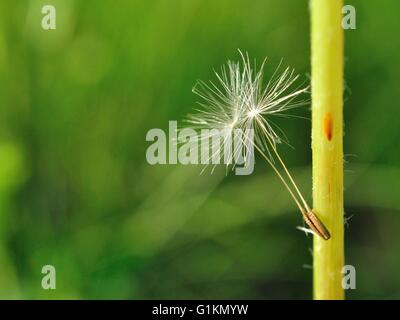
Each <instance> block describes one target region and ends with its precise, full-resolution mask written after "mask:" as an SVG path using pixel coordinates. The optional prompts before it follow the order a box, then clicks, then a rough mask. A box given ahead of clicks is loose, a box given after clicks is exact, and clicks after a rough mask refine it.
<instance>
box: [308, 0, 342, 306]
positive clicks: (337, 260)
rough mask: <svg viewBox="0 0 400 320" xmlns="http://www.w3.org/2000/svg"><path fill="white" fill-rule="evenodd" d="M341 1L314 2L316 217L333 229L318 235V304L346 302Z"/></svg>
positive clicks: (315, 240) (316, 240)
mask: <svg viewBox="0 0 400 320" xmlns="http://www.w3.org/2000/svg"><path fill="white" fill-rule="evenodd" d="M342 5H343V3H342V0H311V53H312V57H311V69H312V81H311V85H312V154H313V205H314V208H313V210H314V212H315V213H316V214H317V215H318V217H319V218H320V219H321V220H322V222H324V224H325V225H326V226H327V228H328V229H329V230H330V232H331V235H332V238H331V239H330V240H328V241H325V240H323V239H321V238H319V237H316V236H314V268H313V272H314V299H344V291H343V288H342V274H341V269H342V267H343V263H344V231H343V98H342V96H343V29H342V26H341V20H342Z"/></svg>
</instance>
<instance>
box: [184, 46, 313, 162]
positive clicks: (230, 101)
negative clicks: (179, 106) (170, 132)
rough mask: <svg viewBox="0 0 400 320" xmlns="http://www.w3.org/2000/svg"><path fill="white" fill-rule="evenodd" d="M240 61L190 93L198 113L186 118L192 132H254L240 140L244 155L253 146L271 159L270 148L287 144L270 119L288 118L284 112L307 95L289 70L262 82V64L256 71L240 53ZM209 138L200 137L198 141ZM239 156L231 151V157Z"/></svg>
mask: <svg viewBox="0 0 400 320" xmlns="http://www.w3.org/2000/svg"><path fill="white" fill-rule="evenodd" d="M239 53H240V56H241V61H239V62H233V61H228V62H227V64H226V65H224V66H223V67H222V68H221V71H220V72H219V73H218V72H215V76H216V81H209V82H204V81H198V83H197V84H196V85H195V87H194V88H193V92H194V93H195V94H196V95H198V96H199V97H200V98H201V99H200V100H201V101H200V102H199V105H200V108H199V109H198V110H197V113H195V114H191V115H189V116H188V118H187V122H188V124H189V125H190V126H191V127H193V128H194V129H219V130H221V129H228V130H227V132H228V133H227V134H230V133H232V131H234V130H235V129H239V130H242V131H245V130H248V129H251V130H253V131H254V139H252V141H247V139H243V140H242V142H243V145H244V155H245V156H246V155H247V153H248V152H249V150H250V149H251V148H252V147H253V146H256V147H257V148H259V150H262V151H263V152H265V153H266V154H267V156H269V157H270V158H271V159H272V156H271V153H270V148H276V144H278V143H281V142H287V138H286V135H285V134H284V132H283V131H282V130H281V129H280V128H279V127H278V126H277V125H276V124H275V123H274V120H273V118H274V117H278V116H288V115H287V114H286V113H285V112H286V111H288V110H290V109H293V108H296V107H300V106H303V105H305V104H307V103H308V99H304V98H303V99H298V98H299V97H300V96H301V95H303V94H304V93H306V92H307V90H308V88H302V87H301V85H298V84H296V83H297V80H298V77H299V76H298V75H296V74H295V71H294V69H290V68H289V67H287V68H285V69H284V70H283V71H282V70H280V69H281V64H282V63H280V64H279V65H278V67H277V68H276V69H275V71H274V72H273V73H272V75H271V77H270V78H269V80H268V81H267V82H266V83H264V82H263V74H264V66H265V64H266V60H264V61H263V62H262V64H261V66H260V67H259V69H257V67H256V63H255V62H254V64H253V65H252V64H251V62H250V58H249V56H248V54H247V53H246V54H243V53H242V52H241V51H239ZM206 138H210V136H207V137H205V136H203V135H201V134H199V136H198V140H199V141H200V140H204V139H206ZM235 152H236V153H237V152H240V151H239V150H237V149H235V148H234V150H233V153H235Z"/></svg>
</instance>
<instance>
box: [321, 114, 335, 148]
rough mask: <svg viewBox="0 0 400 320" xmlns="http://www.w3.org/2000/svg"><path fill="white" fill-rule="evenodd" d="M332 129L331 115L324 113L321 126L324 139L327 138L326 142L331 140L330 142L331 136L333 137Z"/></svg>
mask: <svg viewBox="0 0 400 320" xmlns="http://www.w3.org/2000/svg"><path fill="white" fill-rule="evenodd" d="M332 127H333V124H332V115H331V113H330V112H327V113H325V115H324V125H323V129H324V135H325V138H327V139H328V141H331V140H332V135H333V132H332Z"/></svg>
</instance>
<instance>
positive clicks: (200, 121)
mask: <svg viewBox="0 0 400 320" xmlns="http://www.w3.org/2000/svg"><path fill="white" fill-rule="evenodd" d="M239 53H240V55H241V58H242V61H241V63H240V62H232V61H228V63H227V65H226V66H223V67H222V68H221V72H220V73H217V72H216V73H215V75H216V77H217V80H218V81H217V82H216V83H214V82H212V81H210V82H208V83H206V82H203V81H199V82H198V83H197V85H196V86H195V87H194V88H193V92H194V93H195V94H197V95H198V96H199V97H200V98H201V99H202V101H201V102H200V103H199V105H200V107H201V108H200V109H199V110H197V111H198V113H197V114H193V115H189V116H188V119H187V122H188V123H189V125H190V126H191V127H192V128H194V129H210V131H208V132H207V133H206V134H204V133H200V134H199V135H198V137H197V140H198V141H204V140H207V141H208V139H209V138H210V137H213V135H216V134H221V133H220V132H221V130H222V132H223V134H222V140H223V144H224V146H225V144H226V143H228V144H230V143H231V140H230V137H231V136H232V133H234V132H235V130H239V131H242V132H246V130H250V131H251V132H254V137H253V136H251V137H249V136H246V135H243V136H240V137H239V138H240V140H241V142H242V146H243V148H241V147H242V146H237V145H234V147H233V155H234V156H233V159H232V162H230V163H228V164H227V166H228V165H232V168H234V167H235V164H236V162H235V159H236V158H237V156H238V155H242V156H243V157H244V158H245V159H247V158H248V157H250V156H252V150H253V149H254V148H255V149H256V150H258V152H259V153H260V154H261V156H262V157H263V158H264V159H265V160H266V161H267V163H268V164H269V165H270V166H271V167H272V169H273V170H274V171H275V173H276V174H277V176H278V177H279V179H280V180H281V181H282V183H283V184H284V186H285V188H286V189H287V190H288V191H289V193H290V195H291V197H292V198H293V200H294V201H295V203H296V205H297V206H298V208H299V210H300V212H301V213H302V215H303V218H304V221H305V222H306V223H307V225H308V226H309V227H310V229H311V230H310V229H307V230H310V231H311V232H312V233H314V234H317V235H319V236H321V237H322V238H324V239H329V238H330V234H329V232H328V230H327V229H326V227H325V226H324V225H323V223H322V222H321V221H320V220H319V219H318V217H317V216H316V215H315V213H314V212H313V211H312V210H311V209H310V207H309V206H308V204H307V202H306V201H305V199H304V197H303V196H302V194H301V192H300V190H299V188H298V187H297V185H296V183H295V181H294V179H293V177H292V176H291V174H290V172H289V170H288V168H287V167H286V165H285V163H284V161H283V159H282V158H281V156H280V155H279V153H278V150H277V144H279V143H282V142H284V143H288V142H287V138H286V136H285V134H284V132H283V131H282V130H281V129H280V128H279V127H278V126H277V125H276V124H275V123H274V122H273V120H272V118H274V117H278V116H282V117H288V114H286V113H285V112H286V111H288V110H290V109H293V108H297V107H300V106H304V105H306V104H308V102H309V100H308V99H304V98H301V97H302V96H304V94H305V93H307V92H308V86H307V87H302V84H300V85H298V84H297V80H298V78H299V76H298V75H296V74H295V71H294V69H290V68H289V67H287V68H285V69H284V70H283V71H280V67H281V63H280V64H279V66H278V67H277V68H276V69H275V71H274V73H273V74H272V76H271V78H270V80H269V81H268V82H267V83H266V85H264V84H263V69H264V66H265V63H266V60H264V61H263V63H262V64H261V66H260V68H259V69H258V70H257V69H256V68H254V69H253V68H252V65H251V63H250V59H249V56H248V54H246V55H244V54H243V53H242V52H241V51H239ZM213 129H214V130H215V131H213ZM200 132H203V131H202V130H201V131H200ZM212 132H214V133H212ZM216 143H218V144H219V143H220V142H216ZM218 147H219V146H218V145H215V144H213V145H212V146H211V150H214V149H215V150H216V149H218ZM215 153H216V152H212V154H211V156H210V158H212V157H213V156H215ZM276 162H278V163H279V164H280V167H281V169H283V173H281V171H280V170H278V167H277V165H276ZM303 231H305V230H303ZM307 232H308V231H307Z"/></svg>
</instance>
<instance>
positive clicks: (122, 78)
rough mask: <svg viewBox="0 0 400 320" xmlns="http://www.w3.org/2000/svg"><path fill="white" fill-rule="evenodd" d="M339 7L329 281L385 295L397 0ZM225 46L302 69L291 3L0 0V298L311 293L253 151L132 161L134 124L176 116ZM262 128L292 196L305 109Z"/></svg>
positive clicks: (296, 13) (301, 37)
mask: <svg viewBox="0 0 400 320" xmlns="http://www.w3.org/2000/svg"><path fill="white" fill-rule="evenodd" d="M346 3H347V4H352V5H354V6H355V7H356V10H357V29H356V30H347V31H346V32H345V37H346V59H345V61H346V64H345V81H346V84H347V87H346V91H345V92H344V97H345V119H346V121H345V122H346V126H345V154H346V156H345V161H346V164H345V170H346V173H345V179H346V190H345V211H346V217H347V218H351V219H350V220H349V221H348V226H347V227H346V263H347V264H351V265H354V266H355V267H356V271H357V289H356V290H349V291H347V292H346V294H347V297H348V298H352V299H362V298H377V299H385V298H400V275H399V273H398V270H399V269H400V232H399V231H398V230H399V228H400V203H399V201H398V200H399V198H400V196H399V194H400V193H399V190H400V130H399V128H400V113H399V107H398V100H396V99H397V98H398V93H399V87H400V83H399V79H400V78H399V70H400V59H398V58H399V50H400V43H399V42H400V40H399V14H400V3H399V2H398V1H397V0H386V1H384V3H382V5H381V4H378V3H376V2H373V1H361V0H359V1H357V0H352V1H351V2H346ZM46 4H53V5H55V7H56V10H57V29H56V30H50V31H45V30H43V29H42V28H41V19H42V17H43V15H42V14H41V8H42V6H43V5H46ZM238 48H240V49H242V50H244V51H248V52H249V54H250V56H251V57H252V58H256V59H257V60H262V59H263V58H264V57H266V56H267V57H268V58H269V63H268V64H267V67H266V77H268V75H270V73H271V72H272V70H273V69H274V68H275V66H276V65H277V63H278V62H279V61H280V59H281V58H283V59H284V63H285V64H287V65H290V66H292V67H294V68H296V70H297V71H298V72H299V73H300V74H302V76H303V78H304V79H307V77H308V75H309V73H310V39H309V12H308V2H307V1H293V0H282V1H279V2H277V1H272V0H269V1H267V0H257V1H245V0H219V1H211V0H172V1H165V0H149V1H144V0H133V1H118V2H116V1H111V0H101V1H100V0H96V1H95V0H87V1H72V0H63V1H61V0H59V1H52V0H46V1H1V3H0V110H1V116H0V298H19V299H20V298H23V299H27V298H29V299H61V298H66V299H73V298H78V299H84V298H89V299H97V298H100V299H117V298H122V299H156V298H160V299H164V298H171V299H175V298H176V299H183V298H186V299H191V298H198V299H204V298H208V299H212V298H227V299H230V298H248V299H275V298H287V299H292V298H293V299H308V298H311V291H312V270H311V265H312V256H311V252H310V250H311V247H312V240H311V237H306V236H305V235H304V234H303V233H301V232H300V231H298V230H296V229H295V226H298V225H301V224H302V220H301V216H300V214H299V213H298V211H297V210H296V207H295V206H294V204H293V202H292V201H291V200H290V198H289V196H288V194H287V192H286V191H285V190H284V189H283V188H282V187H281V185H280V183H279V181H278V180H277V178H276V177H275V176H274V175H273V173H272V171H271V170H270V168H268V167H267V166H266V165H265V164H264V163H263V162H262V161H259V162H258V163H257V165H256V168H255V172H254V174H252V175H250V176H235V175H228V176H226V177H225V173H224V170H223V169H221V170H219V171H217V172H216V173H215V174H213V175H211V174H209V172H208V173H205V174H203V175H200V171H201V169H202V167H201V166H182V165H170V166H150V165H149V164H148V163H147V162H146V158H145V153H146V148H147V147H148V145H149V143H148V142H146V141H145V136H146V133H147V131H148V130H149V129H151V128H162V129H165V130H166V129H167V128H168V121H169V120H179V121H180V120H182V119H183V118H184V117H185V115H186V114H187V113H188V112H190V111H191V110H192V109H193V108H194V107H195V106H196V101H197V97H196V96H194V95H193V93H192V92H191V88H192V86H193V85H194V83H195V82H196V80H197V79H204V80H207V79H211V78H213V69H216V70H217V69H219V67H220V66H221V65H222V64H224V63H225V62H226V60H228V59H234V60H238V59H239V55H238V52H237V49H238ZM338 67H339V66H338ZM300 113H302V115H303V116H307V117H309V109H308V108H304V109H303V110H301V111H300ZM279 124H280V125H281V126H282V127H283V129H284V130H285V132H286V134H287V136H288V137H289V140H290V142H291V144H292V145H293V147H294V150H292V149H290V148H288V147H287V146H282V147H281V149H280V150H281V152H282V154H283V155H284V157H285V159H287V162H288V165H289V167H290V168H292V170H293V174H294V175H295V177H296V179H297V180H298V181H299V184H300V185H301V187H302V189H303V190H305V193H306V194H307V195H308V197H310V194H311V168H310V164H311V149H310V130H311V129H310V122H309V121H308V120H299V119H289V120H285V121H283V122H282V123H279ZM47 264H51V265H54V266H55V267H56V270H57V289H56V290H48V291H46V290H43V289H42V288H41V279H42V277H43V275H42V274H41V269H42V266H43V265H47Z"/></svg>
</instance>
